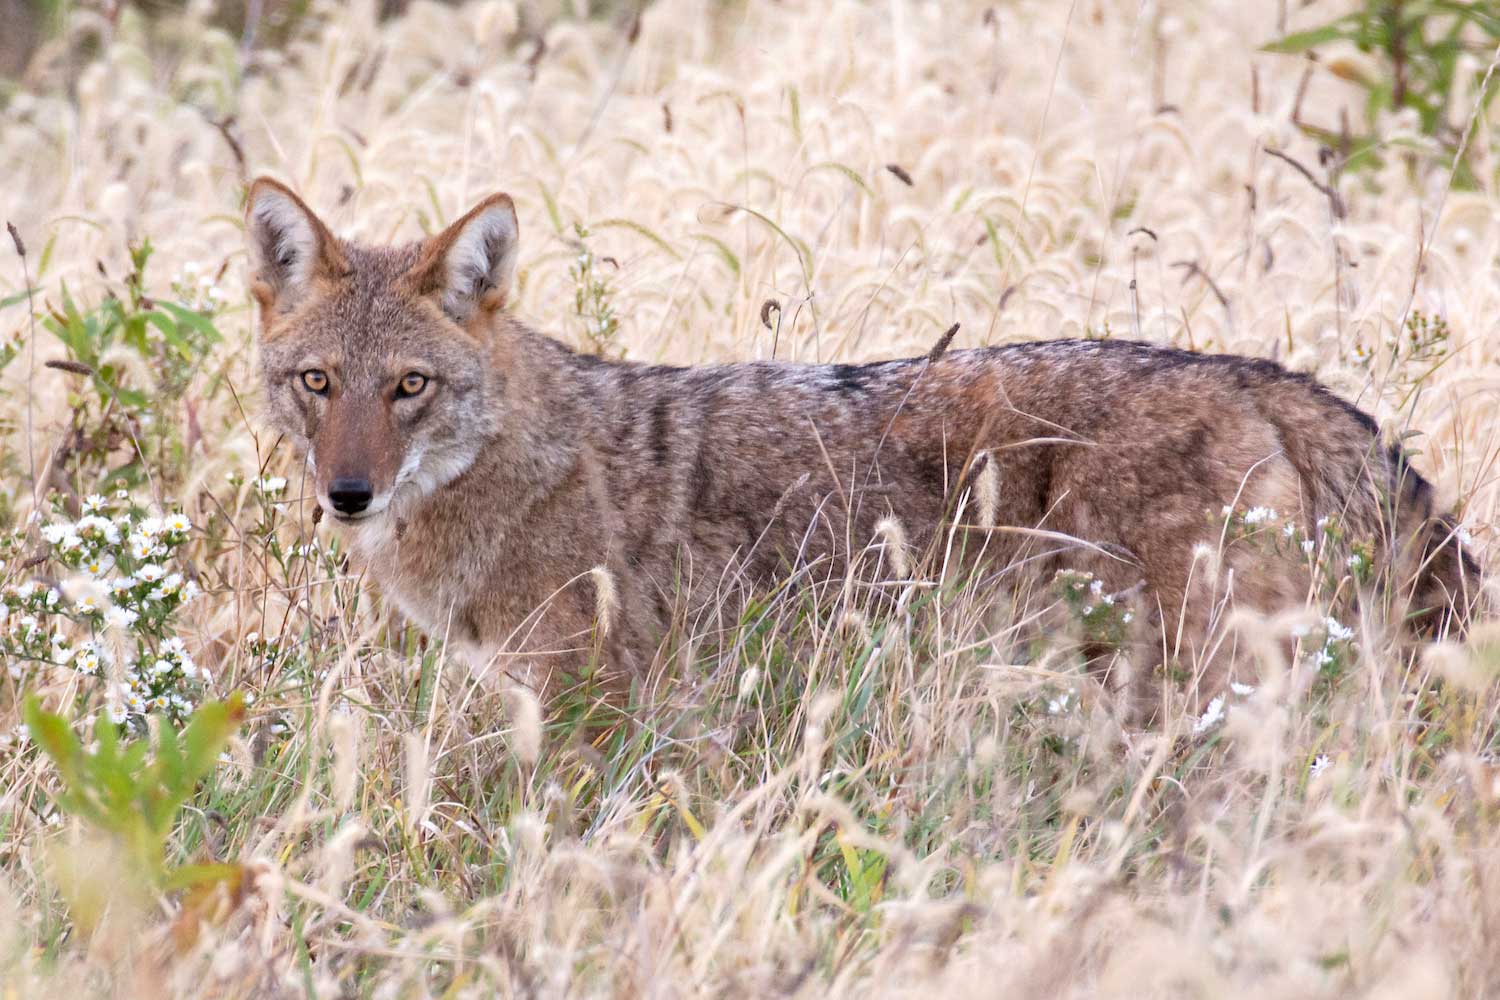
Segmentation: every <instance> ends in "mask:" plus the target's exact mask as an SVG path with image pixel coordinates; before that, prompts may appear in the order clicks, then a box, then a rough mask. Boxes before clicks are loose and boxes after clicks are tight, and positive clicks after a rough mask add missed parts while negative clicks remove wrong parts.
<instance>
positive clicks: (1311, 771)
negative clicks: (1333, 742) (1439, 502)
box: [1307, 753, 1333, 778]
mask: <svg viewBox="0 0 1500 1000" xmlns="http://www.w3.org/2000/svg"><path fill="white" fill-rule="evenodd" d="M1332 763H1333V761H1331V760H1329V759H1328V755H1327V754H1326V753H1320V754H1318V755H1317V756H1316V757H1314V758H1313V759H1312V763H1311V764H1309V765H1308V767H1307V776H1308V777H1309V778H1316V777H1317V776H1318V775H1320V774H1322V773H1323V772H1324V771H1326V770H1328V765H1329V764H1332Z"/></svg>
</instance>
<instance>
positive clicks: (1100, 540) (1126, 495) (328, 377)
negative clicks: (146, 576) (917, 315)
mask: <svg viewBox="0 0 1500 1000" xmlns="http://www.w3.org/2000/svg"><path fill="white" fill-rule="evenodd" d="M247 220H248V232H249V244H250V252H251V261H252V268H253V290H254V294H255V297H256V298H257V300H258V301H259V303H260V309H261V327H260V356H261V367H262V373H263V377H264V381H265V392H266V401H267V408H268V411H269V415H270V419H271V421H272V422H273V423H274V425H275V426H276V427H277V428H278V429H279V430H281V431H283V432H285V433H286V434H288V435H289V436H291V437H292V438H293V439H294V440H295V441H296V443H297V444H298V445H299V446H300V447H301V448H302V449H304V450H305V452H306V455H307V465H308V470H309V474H310V475H311V476H312V478H313V481H314V485H315V490H316V496H317V500H318V503H319V504H320V505H321V507H322V508H323V510H325V511H326V512H327V513H328V514H329V515H331V516H332V518H333V520H335V521H337V522H338V523H339V524H340V525H341V526H342V527H343V529H344V531H345V532H346V534H347V537H348V539H349V544H350V548H351V549H352V551H353V553H354V554H355V556H356V557H357V559H358V560H359V561H360V562H361V563H362V564H363V566H364V567H365V568H366V569H367V571H368V573H369V575H370V577H371V578H372V579H373V580H374V581H375V582H376V583H377V584H378V585H379V587H380V589H381V591H382V592H383V593H384V594H385V596H386V597H387V598H388V599H390V600H391V601H393V602H394V603H395V604H396V605H397V606H398V607H399V608H400V609H401V610H402V611H403V612H404V613H405V614H406V615H407V616H408V617H410V618H411V619H412V620H414V621H415V622H417V623H418V624H420V625H421V626H422V627H423V628H424V629H425V630H426V631H427V632H428V633H429V634H431V635H433V636H435V637H438V638H442V639H445V640H447V641H448V642H449V644H450V646H451V647H452V648H456V649H458V650H461V651H462V652H463V653H464V655H465V656H466V657H467V658H468V659H469V660H470V661H471V662H472V663H474V664H475V666H476V667H478V668H481V669H488V668H490V667H497V668H498V669H502V670H504V671H506V672H507V673H508V674H509V675H511V676H512V677H515V678H517V679H519V680H521V681H522V682H524V683H527V684H531V685H534V686H536V687H538V688H541V689H546V688H548V687H549V686H550V685H554V684H555V683H556V678H557V677H560V676H562V675H564V674H569V673H573V672H576V671H578V670H580V669H582V668H583V667H584V666H585V665H586V664H587V663H589V662H590V661H591V659H592V658H593V657H598V661H597V662H598V664H599V665H600V666H601V667H602V668H603V669H604V671H605V672H606V673H608V674H610V675H612V676H614V677H615V678H620V679H624V678H629V677H632V676H637V675H639V674H640V673H641V672H642V671H644V670H646V669H647V668H648V667H650V665H651V664H652V663H653V662H654V661H655V660H656V658H657V654H658V652H659V650H658V648H657V647H658V643H659V641H660V640H661V638H662V636H663V634H664V632H665V631H666V628H667V624H668V619H669V616H670V615H671V614H672V610H673V607H674V603H675V602H676V601H677V600H679V599H680V598H681V599H685V600H687V601H688V602H689V604H690V605H692V604H701V603H705V602H707V601H709V600H711V599H713V597H714V596H715V595H721V594H722V593H723V592H724V591H725V590H726V589H735V588H739V587H741V586H744V585H749V586H754V585H758V584H764V583H766V582H768V581H772V580H775V579H777V578H779V577H783V576H785V575H786V574H787V573H789V572H791V571H793V570H794V569H795V568H796V567H805V568H808V569H809V573H810V574H811V575H812V576H813V577H815V578H820V579H821V578H833V579H842V578H843V577H844V575H845V574H846V572H848V570H849V569H850V567H851V565H852V566H854V567H855V569H856V571H857V572H873V571H879V572H882V573H884V574H885V575H886V576H888V577H889V576H904V575H905V574H907V573H908V572H912V571H919V570H920V569H921V568H922V567H923V566H928V567H929V568H930V567H933V566H936V565H937V564H938V562H939V561H941V559H942V553H943V552H944V551H947V552H950V553H951V552H953V551H958V552H960V553H964V554H966V555H967V556H969V557H970V558H967V559H964V560H959V561H960V562H961V563H965V564H968V565H977V566H982V567H984V568H985V569H986V570H987V571H991V572H993V573H994V574H995V575H996V576H1000V577H1003V576H1004V574H1006V573H1007V572H1008V571H1009V570H1011V569H1017V572H1016V574H1015V576H1016V577H1017V578H1019V577H1020V576H1021V575H1022V572H1021V569H1022V568H1024V573H1025V574H1028V575H1031V576H1033V577H1034V576H1035V574H1038V573H1040V574H1043V575H1045V576H1050V575H1051V574H1053V573H1055V572H1056V571H1057V570H1059V569H1063V568H1071V569H1079V570H1086V571H1089V572H1092V573H1093V574H1095V576H1096V578H1098V579H1100V580H1102V582H1103V586H1104V587H1107V588H1108V589H1109V590H1110V591H1111V592H1120V591H1129V590H1131V589H1132V588H1135V592H1136V593H1137V594H1138V595H1139V596H1138V597H1137V598H1136V600H1137V602H1138V604H1139V606H1140V607H1141V608H1142V610H1143V612H1144V613H1143V614H1141V615H1140V616H1138V618H1139V625H1138V628H1141V629H1143V630H1145V629H1152V628H1153V627H1154V631H1152V632H1150V633H1148V634H1144V635H1143V637H1142V638H1143V641H1142V645H1143V646H1144V647H1147V648H1155V649H1156V650H1157V655H1158V657H1160V656H1161V655H1163V650H1165V653H1164V655H1165V656H1167V657H1169V658H1181V659H1182V660H1184V661H1186V660H1189V659H1192V660H1194V661H1196V660H1198V659H1199V658H1201V657H1206V656H1207V655H1208V649H1209V647H1208V643H1209V641H1210V636H1209V634H1208V633H1209V610H1210V608H1209V607H1208V606H1209V605H1210V604H1212V603H1213V602H1214V600H1216V599H1217V598H1216V597H1215V596H1214V595H1215V594H1218V595H1220V596H1223V595H1225V594H1230V595H1232V599H1233V602H1234V604H1235V605H1236V606H1238V607H1245V608H1250V609H1253V610H1260V611H1267V612H1270V611H1277V610H1281V609H1283V608H1286V607H1289V606H1296V605H1300V604H1302V603H1303V602H1305V601H1306V600H1307V599H1308V597H1309V584H1310V581H1311V578H1312V576H1313V574H1314V568H1313V567H1312V566H1311V565H1310V560H1309V559H1307V558H1303V554H1302V552H1301V551H1300V550H1296V549H1295V547H1293V548H1294V551H1293V552H1291V553H1290V554H1289V553H1286V552H1278V551H1275V550H1273V549H1272V548H1270V547H1267V546H1264V545H1260V546H1257V545H1255V544H1251V543H1249V542H1245V541H1240V542H1236V541H1235V540H1234V539H1230V540H1229V541H1228V542H1227V544H1226V543H1224V542H1223V538H1224V536H1225V535H1226V534H1227V533H1226V532H1225V531H1224V528H1225V525H1224V516H1225V513H1224V512H1226V511H1229V512H1234V511H1241V512H1243V511H1251V510H1255V509H1257V508H1260V509H1274V510H1275V511H1277V512H1279V514H1280V517H1281V518H1282V519H1285V520H1288V521H1292V522H1295V523H1297V524H1299V525H1303V526H1306V529H1307V530H1308V531H1309V532H1311V531H1312V530H1313V526H1314V525H1317V524H1319V523H1320V522H1322V523H1326V522H1323V519H1325V518H1327V519H1332V520H1333V521H1335V522H1336V523H1337V524H1338V525H1339V530H1340V535H1341V537H1342V538H1344V539H1346V540H1349V541H1351V542H1353V543H1356V544H1359V545H1363V546H1367V547H1368V550H1369V551H1370V552H1372V553H1373V554H1374V555H1373V562H1374V564H1375V565H1376V567H1377V568H1378V570H1379V572H1378V573H1377V574H1376V575H1377V576H1378V577H1379V578H1381V579H1383V580H1385V581H1386V584H1385V587H1384V591H1383V592H1384V594H1385V595H1386V596H1387V597H1389V598H1390V599H1391V601H1392V603H1393V606H1394V607H1395V608H1396V609H1397V612H1398V613H1402V612H1403V611H1404V612H1406V613H1409V614H1411V615H1413V616H1414V617H1417V618H1418V619H1419V625H1420V626H1421V627H1423V628H1425V629H1427V630H1429V631H1436V630H1442V629H1446V628H1448V627H1449V626H1450V625H1452V624H1453V623H1454V622H1455V621H1456V620H1458V619H1459V618H1461V616H1462V614H1463V612H1464V611H1465V610H1466V608H1467V602H1468V594H1469V593H1470V592H1471V590H1472V589H1473V583H1474V582H1475V581H1474V574H1475V568H1474V566H1473V564H1472V563H1471V562H1470V561H1469V559H1468V557H1467V555H1466V553H1465V552H1464V551H1463V548H1462V545H1461V543H1460V541H1459V533H1458V531H1457V528H1456V525H1455V524H1454V522H1453V521H1452V520H1451V519H1450V518H1447V517H1445V516H1442V514H1441V512H1440V511H1436V510H1435V509H1434V500H1433V497H1432V490H1431V488H1430V487H1429V485H1428V484H1427V482H1426V481H1424V480H1423V479H1422V478H1421V477H1420V476H1419V475H1418V474H1417V473H1416V472H1415V471H1414V470H1413V469H1411V468H1410V467H1409V466H1408V465H1407V464H1406V462H1405V460H1404V459H1403V458H1402V456H1401V454H1400V453H1399V451H1397V450H1395V449H1392V448H1389V447H1386V446H1385V445H1383V444H1382V443H1381V441H1380V439H1379V435H1378V432H1377V428H1376V426H1375V424H1374V423H1373V422H1372V421H1371V420H1370V418H1369V417H1367V416H1365V415H1364V414H1363V413H1361V412H1359V411H1358V410H1356V409H1355V408H1354V407H1352V406H1350V405H1348V404H1346V403H1344V402H1342V401H1341V400H1339V399H1338V398H1336V397H1335V396H1334V395H1332V394H1331V393H1329V392H1328V391H1327V390H1325V389H1323V388H1322V387H1321V386H1319V385H1318V384H1317V383H1316V382H1315V381H1313V380H1311V379H1309V378H1307V377H1304V376H1301V375H1297V374H1294V373H1291V372H1288V371H1286V370H1284V369H1282V368H1281V367H1279V366H1277V365H1276V364H1273V363H1271V362H1268V361H1262V360H1252V359H1247V358H1240V357H1228V356H1201V355H1195V354H1189V353H1184V352H1181V351H1176V350H1168V349H1161V348H1155V347H1150V346H1147V345H1143V344H1137V343H1121V342H1077V341H1058V342H1041V343H1027V344H1016V345H1011V346H1005V347H996V348H987V349H981V350H953V351H946V352H945V351H943V350H941V349H937V350H934V352H933V353H932V354H931V355H928V356H924V357H920V358H914V359H905V360H898V361H885V362H879V363H874V364H864V365H800V364H783V363H774V362H756V363H746V364H731V365H722V366H712V367H698V368H673V367H666V366H656V365H644V364H631V363H613V362H606V361H602V360H600V359H598V358H594V357H588V356H583V355H579V354H577V353H574V352H573V351H571V350H569V349H568V348H567V347H565V346H563V345H562V344H560V343H558V342H557V341H555V340H552V339H550V338H548V337H545V336H543V335H541V334H539V333H536V332H534V331H532V330H530V329H528V328H527V327H525V326H524V325H522V324H521V323H520V322H518V321H517V320H516V319H514V318H513V317H511V316H510V315H508V314H507V313H506V312H504V311H503V307H504V305H505V300H506V296H507V294H508V291H509V288H510V283H511V278H512V273H513V271H514V266H515V261H516V254H517V247H518V225H517V220H516V215H515V212H514V209H513V207H512V204H511V201H510V199H509V198H508V197H506V196H504V195H496V196H493V197H490V198H488V199H486V200H484V201H482V202H480V203H479V204H478V205H477V206H476V207H475V208H474V209H473V210H472V211H470V212H469V213H468V214H467V215H465V216H464V217H463V218H461V219H459V220H458V221H457V222H456V223H454V224H453V225H452V226H450V227H449V228H448V229H447V230H445V231H444V232H442V233H440V234H438V235H436V236H433V237H431V238H429V239H426V240H423V241H421V242H417V243H413V244H409V245H406V246H399V247H367V246H360V245H356V244H353V243H350V242H346V241H343V240H340V239H337V238H336V237H335V236H334V235H333V234H332V233H331V232H330V231H329V230H328V228H327V227H326V226H325V225H324V224H323V223H322V222H321V221H319V219H318V218H317V217H316V216H315V215H314V214H313V212H312V211H311V210H310V209H309V208H308V207H307V206H306V205H305V204H304V203H303V202H302V201H301V200H300V199H299V198H298V197H297V196H296V195H295V194H293V193H292V192H291V191H290V190H288V189H287V188H285V187H283V186H282V185H280V184H278V183H276V182H274V181H271V180H266V179H262V180H258V181H256V182H255V183H254V185H252V187H251V189H250V193H249V203H248V208H247ZM955 543H956V544H955ZM1204 543H1206V544H1207V545H1209V546H1211V547H1215V548H1216V551H1217V549H1218V548H1222V552H1218V554H1217V556H1216V558H1215V559H1213V560H1210V561H1211V562H1212V564H1213V566H1212V569H1210V568H1208V567H1205V566H1204V565H1200V564H1201V563H1203V562H1204V560H1202V559H1200V558H1199V555H1200V554H1201V546H1202V545H1203V544H1204ZM872 546H873V547H872ZM898 546H899V547H900V548H901V549H902V551H900V552H897V551H895V549H896V547H898ZM870 553H874V554H875V555H874V556H871V555H870ZM861 554H864V557H863V558H860V559H856V557H859V556H861ZM976 555H977V556H978V558H977V559H975V558H972V557H974V556H976ZM929 556H931V557H932V558H927V557H929ZM866 567H874V569H866ZM1205 576H1208V577H1212V578H1213V579H1212V580H1210V581H1209V582H1208V583H1206V584H1205V583H1204V578H1205ZM1200 584H1201V585H1204V586H1207V587H1208V588H1209V590H1210V591H1211V593H1209V595H1208V597H1206V598H1205V597H1203V596H1202V595H1198V594H1197V593H1196V589H1197V588H1198V587H1199V586H1200ZM1141 585H1143V586H1141ZM1215 588H1217V589H1215ZM601 610H602V611H603V612H604V613H601ZM1163 626H1166V627H1165V628H1163ZM1164 635H1165V639H1164V638H1163V637H1164ZM1218 659H1220V660H1221V661H1222V660H1224V657H1222V656H1220V657H1218ZM1228 670H1229V668H1228V667H1221V668H1218V669H1215V670H1213V671H1210V673H1209V674H1208V675H1207V677H1206V684H1207V687H1206V688H1205V693H1211V691H1212V690H1213V689H1215V688H1216V687H1217V686H1220V685H1222V683H1223V682H1224V680H1226V679H1227V676H1228Z"/></svg>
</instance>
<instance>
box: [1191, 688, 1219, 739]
mask: <svg viewBox="0 0 1500 1000" xmlns="http://www.w3.org/2000/svg"><path fill="white" fill-rule="evenodd" d="M1223 719H1224V696H1223V695H1219V696H1218V697H1217V698H1215V699H1214V700H1213V701H1211V702H1209V703H1208V708H1207V710H1205V711H1204V713H1203V714H1202V715H1200V716H1199V717H1198V721H1197V722H1195V723H1193V735H1194V736H1196V735H1198V734H1199V733H1202V732H1205V731H1207V730H1209V729H1212V728H1213V727H1214V726H1217V725H1218V724H1219V723H1220V722H1221V721H1223Z"/></svg>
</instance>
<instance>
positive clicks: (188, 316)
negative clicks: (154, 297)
mask: <svg viewBox="0 0 1500 1000" xmlns="http://www.w3.org/2000/svg"><path fill="white" fill-rule="evenodd" d="M157 305H159V306H161V308H163V309H165V310H166V311H167V312H169V313H171V314H172V316H173V317H174V318H175V319H176V320H177V322H178V324H179V325H182V326H190V327H192V328H193V329H194V330H197V331H198V332H199V333H201V334H203V336H204V337H206V338H208V342H209V343H211V344H217V343H218V342H219V341H221V340H223V339H224V338H223V336H222V335H221V334H220V333H219V328H218V327H216V326H214V321H213V320H211V319H209V318H208V317H207V316H205V315H203V314H202V313H200V312H195V311H194V310H192V309H187V308H184V307H183V306H180V305H178V304H177V303H175V302H158V303H157Z"/></svg>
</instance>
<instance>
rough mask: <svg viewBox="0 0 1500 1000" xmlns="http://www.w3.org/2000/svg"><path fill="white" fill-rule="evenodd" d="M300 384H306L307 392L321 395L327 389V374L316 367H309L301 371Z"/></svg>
mask: <svg viewBox="0 0 1500 1000" xmlns="http://www.w3.org/2000/svg"><path fill="white" fill-rule="evenodd" d="M302 384H303V385H305V386H307V391H308V392H313V393H317V394H318V395H319V396H321V395H323V393H325V392H327V391H328V375H327V373H326V372H321V371H319V370H318V369H316V368H309V369H308V370H307V371H305V372H303V373H302Z"/></svg>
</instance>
